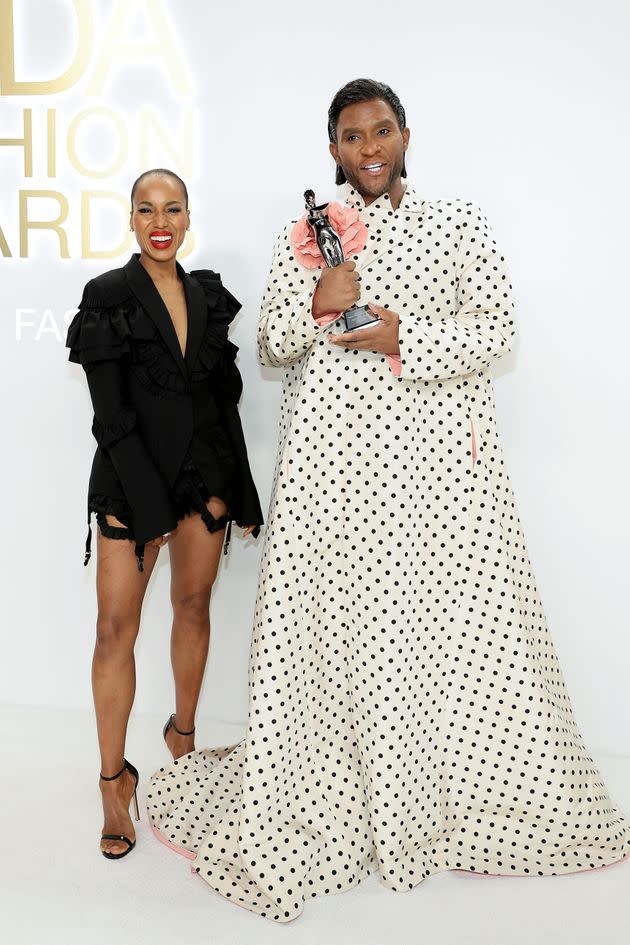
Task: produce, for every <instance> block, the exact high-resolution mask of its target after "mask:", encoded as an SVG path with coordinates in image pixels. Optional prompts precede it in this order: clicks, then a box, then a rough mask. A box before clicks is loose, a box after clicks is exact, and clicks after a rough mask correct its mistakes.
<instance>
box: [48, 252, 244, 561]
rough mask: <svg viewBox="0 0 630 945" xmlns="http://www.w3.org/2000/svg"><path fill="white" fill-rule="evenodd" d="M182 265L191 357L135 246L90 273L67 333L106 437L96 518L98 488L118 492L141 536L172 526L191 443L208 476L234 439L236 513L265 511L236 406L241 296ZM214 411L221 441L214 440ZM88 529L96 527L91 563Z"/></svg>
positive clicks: (97, 459) (94, 477)
mask: <svg viewBox="0 0 630 945" xmlns="http://www.w3.org/2000/svg"><path fill="white" fill-rule="evenodd" d="M177 271H178V273H179V276H180V278H181V280H182V283H183V285H184V291H185V294H186V304H187V309H188V335H187V342H186V352H185V357H183V356H182V352H181V348H180V344H179V341H178V338H177V334H176V332H175V328H174V326H173V322H172V319H171V317H170V315H169V312H168V310H167V308H166V306H165V305H164V302H163V301H162V298H161V296H160V294H159V292H158V290H157V289H156V287H155V285H154V283H153V280H152V279H151V277H150V276H149V274H148V273H147V271H146V270H145V268H144V266H142V265H141V263H140V261H139V254H134V255H133V256H132V257H131V259H130V260H129V262H128V263H127V265H126V266H124V267H123V268H121V269H112V270H111V271H109V272H105V273H103V274H102V275H100V276H97V277H96V278H95V279H92V280H90V282H88V283H87V285H86V286H85V289H84V292H83V298H82V299H81V304H80V306H79V311H78V313H77V314H76V316H75V317H74V319H73V321H72V323H71V324H70V327H69V329H68V337H67V341H66V345H67V347H69V348H70V355H69V359H70V361H75V362H78V363H80V364H82V365H83V367H84V369H85V372H86V375H87V380H88V385H89V388H90V394H91V397H92V404H93V407H94V422H93V424H92V432H93V434H94V437H95V439H96V442H97V444H98V446H97V449H96V453H95V455H94V460H93V463H92V471H91V475H90V482H89V488H88V525H89V520H90V510H91V509H93V508H95V506H94V504H91V500H92V499H93V497H96V496H98V497H103V496H107V497H109V498H111V499H113V500H115V501H122V502H123V503H126V504H127V506H128V507H129V508H130V510H131V518H132V528H133V533H134V536H135V539H136V542H137V544H144V542H145V541H149V540H150V539H151V538H155V537H157V536H158V535H162V534H164V533H165V532H168V531H171V530H172V529H173V528H175V526H176V524H177V519H176V517H175V512H174V508H173V503H172V499H171V496H170V490H171V487H172V486H173V483H174V482H175V480H176V478H177V475H178V472H179V470H180V468H181V466H182V462H183V460H184V457H185V455H186V452H187V450H191V451H192V458H193V461H194V463H195V464H196V466H197V468H198V469H199V472H200V473H201V476H202V478H206V477H207V479H209V480H210V479H212V477H213V469H212V468H211V466H212V464H216V462H217V455H219V457H220V454H221V449H224V450H225V449H226V448H227V449H229V450H230V452H231V456H232V458H233V459H234V458H235V459H236V460H237V468H238V474H237V477H236V480H237V481H236V482H233V483H231V486H232V493H233V502H232V506H231V508H230V509H229V512H230V518H231V519H234V521H235V522H236V523H237V524H239V525H243V526H244V525H260V524H261V523H262V521H263V518H262V512H261V508H260V502H259V500H258V494H257V492H256V487H255V485H254V482H253V479H252V475H251V472H250V468H249V462H248V458H247V450H246V447H245V440H244V437H243V431H242V427H241V422H240V417H239V414H238V407H237V404H238V400H239V398H240V395H241V391H242V386H243V385H242V381H241V376H240V373H239V371H238V368H237V367H236V364H235V363H234V358H235V355H236V352H237V351H238V348H237V347H236V345H234V344H232V342H231V341H229V340H228V326H229V324H230V322H231V321H232V319H233V318H234V316H235V315H236V313H237V312H238V310H239V309H240V307H241V306H240V303H239V302H238V301H237V300H236V299H235V298H234V296H233V295H231V294H230V292H228V291H227V289H225V288H224V286H223V285H222V284H221V279H220V277H219V276H218V275H217V274H216V273H214V272H211V271H210V270H207V269H202V270H199V271H196V272H191V273H189V274H187V273H185V272H184V270H183V269H182V267H181V266H180V264H179V263H177ZM217 418H219V420H220V433H221V437H222V444H221V443H219V444H217V443H216V438H217V436H218V435H219V429H218V426H217ZM226 438H227V440H226ZM217 445H218V452H217ZM214 472H216V470H214ZM258 531H259V529H258V528H257V529H256V531H255V532H254V534H255V535H256V534H258ZM89 537H90V533H89V532H88V545H87V547H86V551H87V555H86V562H87V558H88V557H89Z"/></svg>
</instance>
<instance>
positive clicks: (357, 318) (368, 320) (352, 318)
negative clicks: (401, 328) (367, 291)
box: [339, 305, 380, 332]
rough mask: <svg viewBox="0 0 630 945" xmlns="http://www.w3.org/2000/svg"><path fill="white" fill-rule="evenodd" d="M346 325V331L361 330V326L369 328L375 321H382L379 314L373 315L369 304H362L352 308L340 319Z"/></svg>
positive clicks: (344, 328)
mask: <svg viewBox="0 0 630 945" xmlns="http://www.w3.org/2000/svg"><path fill="white" fill-rule="evenodd" d="M339 321H340V322H341V324H342V325H343V326H344V327H343V330H344V332H347V331H359V329H361V328H369V327H370V325H373V324H374V323H375V322H380V318H379V317H378V315H373V314H372V312H370V310H369V309H368V307H367V305H360V306H358V307H357V308H350V309H348V311H347V312H344V314H343V315H342V316H341V318H340V319H339Z"/></svg>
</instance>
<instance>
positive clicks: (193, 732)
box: [171, 712, 195, 735]
mask: <svg viewBox="0 0 630 945" xmlns="http://www.w3.org/2000/svg"><path fill="white" fill-rule="evenodd" d="M171 725H172V726H173V728H174V729H175V731H176V732H177V734H178V735H194V734H195V729H194V727H193V728H192V729H191V731H190V732H182V730H181V729H179V728H177V726H176V725H175V713H174V712H173V714H172V715H171Z"/></svg>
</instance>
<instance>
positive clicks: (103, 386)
mask: <svg viewBox="0 0 630 945" xmlns="http://www.w3.org/2000/svg"><path fill="white" fill-rule="evenodd" d="M84 367H85V372H86V375H87V381H88V386H89V388H90V396H91V398H92V405H93V407H94V423H93V424H92V432H93V434H94V437H95V439H96V442H97V443H98V445H99V446H101V447H102V448H103V449H105V450H107V452H108V454H109V457H110V459H111V461H112V463H113V465H114V469H115V470H116V473H117V475H118V478H119V479H120V482H121V485H122V487H123V490H124V493H125V497H126V499H127V502H128V503H129V506H130V508H131V515H132V520H133V530H134V535H135V538H136V541H137V542H138V544H144V542H146V541H149V540H150V539H151V538H157V537H158V536H159V535H163V534H164V533H165V532H168V531H171V530H172V529H174V528H175V527H176V526H177V519H176V517H175V513H174V510H173V508H172V505H171V501H170V499H169V496H168V491H167V488H166V484H165V482H164V480H163V478H162V476H161V474H160V472H159V471H158V469H157V467H156V465H155V463H154V462H153V460H152V458H151V456H150V455H149V452H148V451H147V448H146V446H145V444H144V442H143V440H142V438H141V436H140V434H139V433H138V428H137V424H136V412H135V410H133V409H131V408H130V407H129V406H127V405H126V403H125V395H124V374H123V371H122V368H121V364H120V361H99V362H96V363H90V364H87V365H85V366H84Z"/></svg>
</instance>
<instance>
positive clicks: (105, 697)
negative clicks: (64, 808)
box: [92, 516, 158, 853]
mask: <svg viewBox="0 0 630 945" xmlns="http://www.w3.org/2000/svg"><path fill="white" fill-rule="evenodd" d="M107 521H108V522H109V523H110V524H112V525H117V524H120V523H118V522H117V520H116V519H115V518H113V517H110V516H107ZM157 556H158V549H157V548H151V547H147V548H146V550H145V556H144V571H143V572H139V571H138V565H137V562H136V556H135V554H134V543H133V542H131V541H126V540H118V539H113V538H104V537H103V536H102V535H101V533H100V531H99V532H98V535H97V570H96V593H97V599H98V618H97V624H96V644H95V647H94V658H93V661H92V691H93V693H94V707H95V709H96V725H97V730H98V742H99V748H100V752H101V774H104V775H106V776H111V775H114V774H116V773H117V772H118V771H120V769H121V768H122V766H123V759H124V756H125V737H126V733H127V722H128V720H129V713H130V712H131V707H132V705H133V699H134V695H135V687H136V667H135V660H134V654H133V650H134V644H135V642H136V637H137V635H138V629H139V626H140V611H141V608H142V601H143V599H144V594H145V591H146V588H147V584H148V581H149V578H150V577H151V572H152V571H153V568H154V565H155V562H156V560H157ZM99 784H100V788H101V794H102V798H103V813H104V824H103V833H115V834H124V835H125V836H127V837H129V839H130V840H133V839H134V838H135V831H134V829H133V826H132V822H131V818H130V816H129V801H130V800H131V795H132V793H133V785H134V779H133V778H132V776H131V775H130V774H129V773H128V772H125V773H124V774H123V775H122V776H121V777H120V778H118V779H117V780H116V781H101V780H99ZM101 849H102V850H106V851H108V852H110V853H122V852H124V850H126V849H127V845H126V844H124V843H122V842H120V841H115V840H102V841H101Z"/></svg>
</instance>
